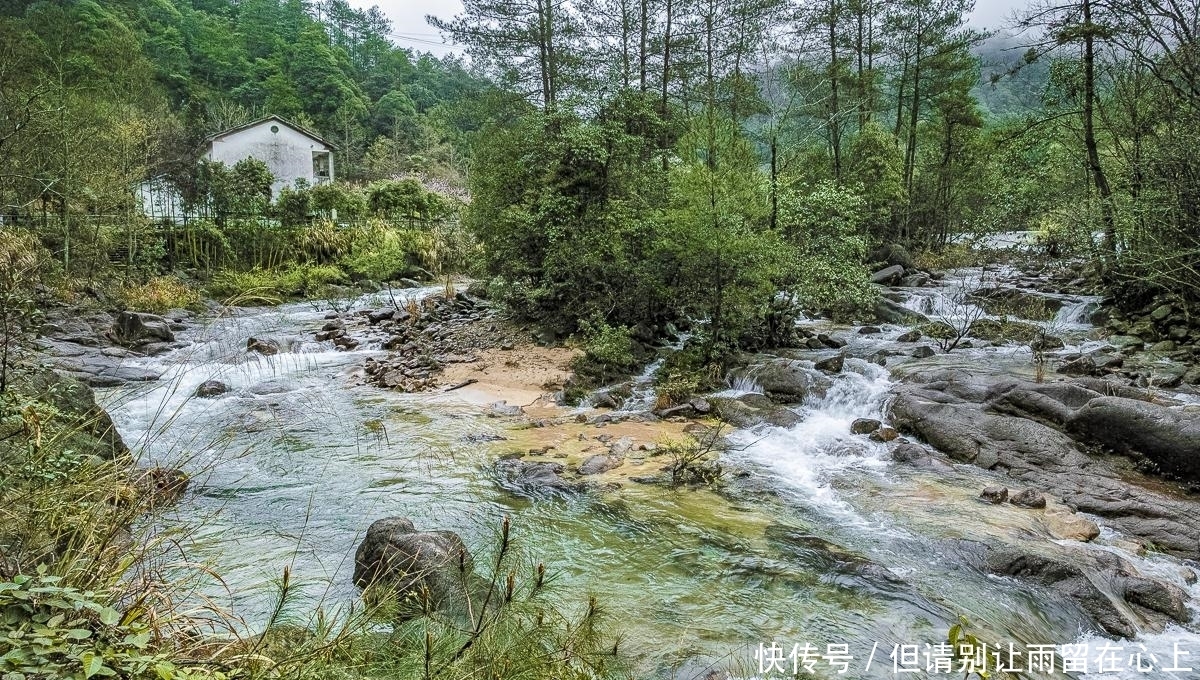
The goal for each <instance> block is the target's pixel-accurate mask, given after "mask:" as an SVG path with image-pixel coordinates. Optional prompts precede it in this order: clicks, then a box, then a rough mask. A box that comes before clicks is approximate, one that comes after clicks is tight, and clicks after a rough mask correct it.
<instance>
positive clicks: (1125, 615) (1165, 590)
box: [982, 547, 1190, 638]
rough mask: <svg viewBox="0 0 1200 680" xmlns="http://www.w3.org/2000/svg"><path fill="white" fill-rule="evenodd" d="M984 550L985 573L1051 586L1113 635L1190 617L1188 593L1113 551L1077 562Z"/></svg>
mask: <svg viewBox="0 0 1200 680" xmlns="http://www.w3.org/2000/svg"><path fill="white" fill-rule="evenodd" d="M984 551H985V556H984V558H983V562H984V564H983V565H982V566H983V567H984V568H985V569H986V570H987V571H989V572H990V573H993V574H997V575H1001V576H1011V577H1014V578H1019V579H1022V580H1025V581H1029V582H1032V583H1036V584H1039V585H1042V586H1045V587H1048V588H1051V589H1053V590H1054V591H1056V592H1058V593H1059V594H1061V595H1063V596H1065V597H1067V598H1069V599H1071V600H1073V601H1075V602H1076V603H1078V604H1079V605H1080V606H1081V607H1082V609H1083V611H1085V612H1086V613H1087V614H1088V615H1089V616H1090V617H1091V618H1092V619H1093V620H1094V621H1095V623H1096V625H1098V626H1099V627H1100V628H1101V629H1102V630H1103V631H1104V632H1105V633H1108V634H1110V635H1115V636H1120V637H1126V638H1132V637H1134V636H1135V635H1136V634H1137V633H1138V631H1139V629H1140V628H1142V627H1147V628H1150V629H1152V630H1162V629H1163V628H1164V627H1165V626H1166V625H1168V624H1170V623H1186V622H1187V621H1188V620H1189V619H1190V616H1189V615H1188V612H1187V610H1186V607H1185V606H1180V605H1182V603H1183V602H1185V601H1186V599H1187V596H1186V594H1185V593H1183V592H1182V591H1181V590H1180V589H1179V588H1178V587H1176V586H1174V585H1172V584H1169V583H1163V582H1159V581H1154V580H1151V579H1148V578H1145V577H1143V576H1139V575H1137V574H1136V570H1135V569H1134V568H1133V566H1132V565H1130V564H1129V563H1128V562H1126V561H1125V560H1123V559H1121V558H1120V557H1117V556H1116V555H1113V554H1111V553H1095V554H1093V555H1091V556H1090V558H1089V560H1088V561H1087V562H1084V563H1075V562H1067V561H1065V560H1060V559H1057V558H1054V557H1050V556H1046V555H1040V554H1035V553H1031V552H1025V551H1022V550H1020V549H1017V548H1012V547H1001V548H984ZM1097 582H1107V583H1108V585H1109V587H1110V588H1111V589H1112V591H1113V595H1112V596H1110V595H1108V594H1106V593H1105V592H1104V591H1102V590H1100V589H1099V588H1098V587H1097V586H1096V585H1095V584H1096V583H1097ZM1114 598H1116V599H1117V601H1116V602H1114ZM1122 603H1123V604H1124V605H1125V606H1122Z"/></svg>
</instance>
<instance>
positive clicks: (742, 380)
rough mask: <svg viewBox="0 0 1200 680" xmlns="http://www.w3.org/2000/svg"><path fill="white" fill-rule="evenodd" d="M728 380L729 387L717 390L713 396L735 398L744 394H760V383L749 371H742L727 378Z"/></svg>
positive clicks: (761, 391)
mask: <svg viewBox="0 0 1200 680" xmlns="http://www.w3.org/2000/svg"><path fill="white" fill-rule="evenodd" d="M728 382H729V388H728V389H725V390H722V391H721V392H718V393H717V394H716V395H714V396H718V397H730V398H733V399H736V398H738V397H741V396H745V395H747V394H762V393H763V388H762V385H759V384H758V381H757V380H755V378H754V375H753V374H751V373H742V374H739V375H735V376H731V377H730V378H729V380H728Z"/></svg>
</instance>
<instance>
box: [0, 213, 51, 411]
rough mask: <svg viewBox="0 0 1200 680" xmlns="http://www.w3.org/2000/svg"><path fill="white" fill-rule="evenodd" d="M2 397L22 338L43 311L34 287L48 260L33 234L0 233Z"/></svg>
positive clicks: (0, 390)
mask: <svg viewBox="0 0 1200 680" xmlns="http://www.w3.org/2000/svg"><path fill="white" fill-rule="evenodd" d="M0 237H2V238H0V394H3V393H4V392H5V391H6V390H7V388H8V376H9V371H10V369H11V368H12V363H13V361H14V358H15V351H16V346H17V344H18V343H19V342H20V340H21V336H22V335H23V334H24V333H25V332H27V331H29V330H31V329H32V328H33V327H34V326H35V325H36V323H37V322H38V320H39V317H40V315H41V312H40V311H39V307H40V305H39V304H38V300H37V295H36V291H35V287H36V286H37V284H38V283H40V282H41V280H42V275H43V272H44V271H45V270H46V268H47V265H46V262H47V261H48V260H49V258H48V257H47V256H46V253H45V250H44V249H43V248H42V246H41V244H40V243H39V242H38V240H37V238H36V237H34V236H33V235H32V234H17V233H10V232H0Z"/></svg>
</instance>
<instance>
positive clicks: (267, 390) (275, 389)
mask: <svg viewBox="0 0 1200 680" xmlns="http://www.w3.org/2000/svg"><path fill="white" fill-rule="evenodd" d="M298 389H300V386H299V385H297V384H296V383H294V382H292V381H291V380H287V379H286V378H277V379H274V380H264V381H263V382H260V383H258V384H256V385H252V386H251V387H250V389H249V390H247V391H248V392H249V393H250V394H256V395H259V396H267V395H270V394H283V393H285V392H294V391H296V390H298Z"/></svg>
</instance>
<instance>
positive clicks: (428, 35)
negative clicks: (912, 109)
mask: <svg viewBox="0 0 1200 680" xmlns="http://www.w3.org/2000/svg"><path fill="white" fill-rule="evenodd" d="M351 4H354V5H357V6H359V7H370V6H371V5H379V8H380V9H382V10H383V11H384V13H386V14H387V15H388V17H389V18H391V20H392V31H393V33H394V35H393V36H392V40H394V41H395V42H396V43H397V44H399V45H404V46H406V47H411V48H413V49H416V50H419V51H422V52H433V53H434V54H437V55H443V54H446V53H447V52H452V51H454V48H453V47H452V46H448V45H444V44H442V39H441V37H440V36H439V35H438V32H437V30H436V29H434V28H433V27H432V26H430V25H429V24H427V23H425V15H427V14H433V15H436V16H439V17H443V18H449V17H452V16H454V15H455V14H458V13H459V12H461V11H462V2H461V0H351ZM975 4H976V7H975V13H974V14H972V16H971V18H972V23H973V24H974V25H975V26H976V27H978V28H999V27H1000V26H1001V24H1003V23H1004V20H1005V19H1007V18H1008V17H1009V15H1011V14H1012V11H1013V9H1014V8H1016V7H1021V6H1024V5H1025V4H1026V3H1025V0H976V3H975Z"/></svg>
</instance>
